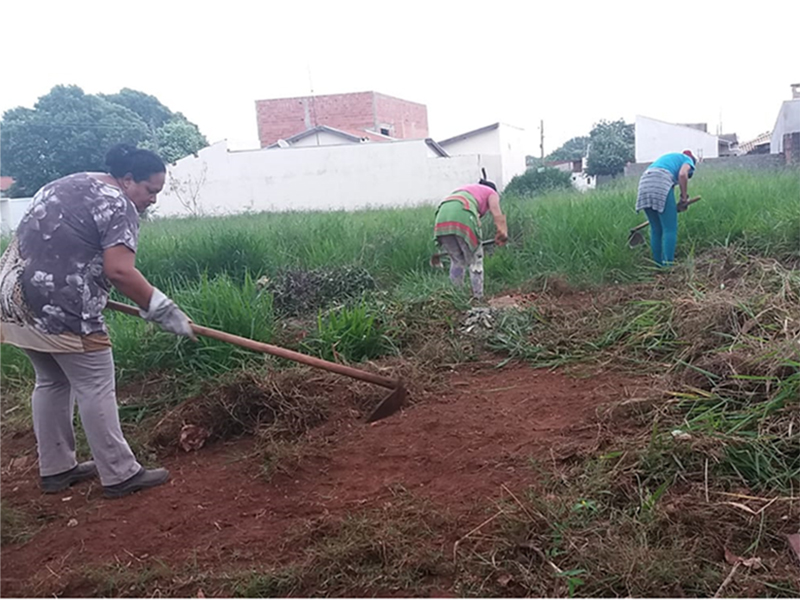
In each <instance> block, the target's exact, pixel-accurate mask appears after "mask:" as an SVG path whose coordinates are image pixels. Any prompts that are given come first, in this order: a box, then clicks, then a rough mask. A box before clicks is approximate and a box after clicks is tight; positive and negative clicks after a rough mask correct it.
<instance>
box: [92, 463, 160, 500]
mask: <svg viewBox="0 0 800 600" xmlns="http://www.w3.org/2000/svg"><path fill="white" fill-rule="evenodd" d="M168 479H169V471H167V470H166V469H145V468H142V470H141V471H139V472H138V473H137V474H136V475H134V476H133V477H131V478H130V479H127V480H126V481H123V482H122V483H117V484H116V485H104V486H103V491H104V492H105V495H106V498H122V497H123V496H127V495H128V494H132V493H134V492H138V491H139V490H144V489H147V488H151V487H156V486H158V485H161V484H162V483H166V482H167V480H168Z"/></svg>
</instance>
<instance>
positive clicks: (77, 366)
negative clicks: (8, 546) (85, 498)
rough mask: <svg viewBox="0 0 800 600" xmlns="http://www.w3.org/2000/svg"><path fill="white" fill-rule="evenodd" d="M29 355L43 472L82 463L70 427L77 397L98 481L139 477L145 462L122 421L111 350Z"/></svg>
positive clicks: (29, 352)
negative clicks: (130, 442)
mask: <svg viewBox="0 0 800 600" xmlns="http://www.w3.org/2000/svg"><path fill="white" fill-rule="evenodd" d="M25 353H26V354H27V355H28V357H29V358H30V359H31V362H32V363H33V368H34V370H35V371H36V386H35V387H34V389H33V397H32V399H31V402H32V405H33V431H34V433H35V434H36V444H37V446H38V451H39V474H40V475H41V476H42V477H46V476H48V475H57V474H59V473H63V472H64V471H69V470H70V469H71V468H73V467H74V466H75V465H76V464H78V463H77V460H76V459H75V432H74V430H73V428H72V417H73V414H74V412H75V400H77V401H78V411H79V413H80V416H81V423H82V424H83V430H84V431H85V432H86V439H87V441H88V442H89V448H90V449H91V451H92V458H93V459H94V461H95V464H96V465H97V471H98V473H99V475H100V482H101V483H102V484H103V485H104V486H105V485H115V484H117V483H122V482H123V481H126V480H127V479H130V478H131V477H133V476H134V475H136V473H138V472H139V469H141V466H140V465H139V463H138V462H137V461H136V457H134V455H133V452H132V451H131V449H130V446H128V442H126V441H125V437H124V436H123V435H122V428H121V427H120V424H119V411H118V409H117V391H116V383H115V380H114V357H113V355H112V353H111V348H107V349H105V350H99V351H96V352H85V353H74V354H49V353H43V352H36V351H33V350H26V351H25Z"/></svg>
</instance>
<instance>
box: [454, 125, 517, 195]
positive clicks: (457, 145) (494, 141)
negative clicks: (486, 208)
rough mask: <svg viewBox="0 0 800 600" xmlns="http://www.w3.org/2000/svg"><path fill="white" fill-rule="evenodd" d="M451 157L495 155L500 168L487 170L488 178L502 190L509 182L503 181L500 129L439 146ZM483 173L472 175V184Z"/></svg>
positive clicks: (478, 172)
mask: <svg viewBox="0 0 800 600" xmlns="http://www.w3.org/2000/svg"><path fill="white" fill-rule="evenodd" d="M439 145H440V146H441V147H442V148H444V150H445V151H446V152H447V153H448V154H449V155H450V156H469V155H474V154H481V155H493V156H496V157H497V158H498V163H499V165H498V168H495V169H490V168H488V167H487V168H486V176H487V177H488V178H489V179H491V180H492V181H494V182H495V183H496V184H497V189H498V190H502V189H503V188H504V187H505V186H506V183H508V182H507V181H505V180H504V179H503V168H502V154H501V148H502V146H501V144H500V129H499V128H497V129H492V130H490V131H484V132H483V133H479V134H477V135H473V136H470V137H468V138H466V139H464V140H458V141H456V142H450V143H449V144H442V143H440V144H439ZM480 176H481V173H480V169H479V170H478V171H477V172H476V173H474V174H473V175H472V178H471V179H470V182H473V180H474V181H478V179H479V178H480Z"/></svg>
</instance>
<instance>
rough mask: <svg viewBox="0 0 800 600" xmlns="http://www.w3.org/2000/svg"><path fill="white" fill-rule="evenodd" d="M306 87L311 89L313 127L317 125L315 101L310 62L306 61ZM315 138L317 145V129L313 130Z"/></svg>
mask: <svg viewBox="0 0 800 600" xmlns="http://www.w3.org/2000/svg"><path fill="white" fill-rule="evenodd" d="M308 87H309V90H310V91H311V116H312V118H313V119H314V129H316V127H317V102H316V99H315V98H314V83H313V82H312V81H311V63H308ZM314 135H315V137H316V138H317V146H319V131H315V132H314Z"/></svg>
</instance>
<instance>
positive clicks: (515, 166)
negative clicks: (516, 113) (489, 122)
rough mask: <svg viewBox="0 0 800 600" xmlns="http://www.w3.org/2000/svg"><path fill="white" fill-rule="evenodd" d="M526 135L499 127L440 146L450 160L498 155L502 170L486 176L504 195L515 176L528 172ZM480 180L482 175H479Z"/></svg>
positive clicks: (504, 126)
mask: <svg viewBox="0 0 800 600" xmlns="http://www.w3.org/2000/svg"><path fill="white" fill-rule="evenodd" d="M524 134H525V131H524V130H523V129H520V128H519V127H514V126H512V125H506V124H504V123H500V124H499V125H498V126H497V127H496V128H494V129H490V130H489V131H484V132H482V133H478V134H476V135H472V136H470V137H468V138H466V139H463V140H458V141H454V142H450V143H448V144H441V146H442V148H444V149H445V150H446V151H447V153H448V154H450V155H451V156H463V155H472V154H480V155H487V154H488V155H497V156H499V157H500V161H501V168H500V169H498V170H493V169H492V170H490V169H488V168H487V169H486V175H487V176H488V177H489V179H491V180H493V181H494V182H495V183H496V184H497V189H498V190H500V191H502V190H503V189H504V188H505V187H506V186H507V185H508V183H509V182H510V181H511V179H512V178H513V177H514V176H515V175H520V174H522V173H524V172H525V170H526V168H527V167H526V166H525V150H524V139H523V136H524ZM478 176H480V173H478Z"/></svg>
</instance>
